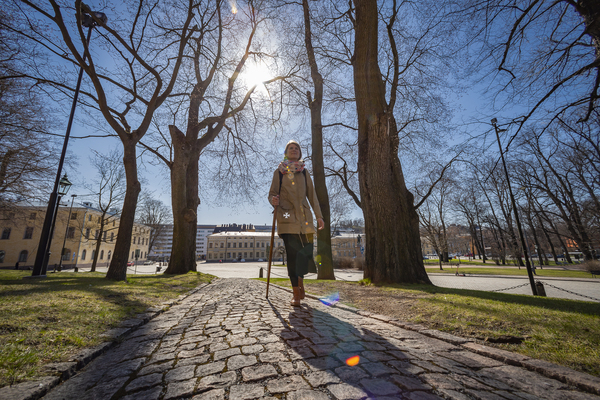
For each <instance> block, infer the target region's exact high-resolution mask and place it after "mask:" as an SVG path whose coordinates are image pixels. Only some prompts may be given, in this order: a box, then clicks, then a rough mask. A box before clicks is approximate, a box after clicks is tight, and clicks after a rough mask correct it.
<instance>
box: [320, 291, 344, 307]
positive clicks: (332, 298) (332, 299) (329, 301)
mask: <svg viewBox="0 0 600 400" xmlns="http://www.w3.org/2000/svg"><path fill="white" fill-rule="evenodd" d="M319 301H320V302H321V303H323V304H325V305H326V306H332V305H334V304H335V303H337V302H338V301H340V292H335V293H332V294H330V295H329V296H326V297H321V298H320V299H319Z"/></svg>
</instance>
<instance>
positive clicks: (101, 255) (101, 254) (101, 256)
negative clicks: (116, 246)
mask: <svg viewBox="0 0 600 400" xmlns="http://www.w3.org/2000/svg"><path fill="white" fill-rule="evenodd" d="M100 259H101V260H104V250H100Z"/></svg>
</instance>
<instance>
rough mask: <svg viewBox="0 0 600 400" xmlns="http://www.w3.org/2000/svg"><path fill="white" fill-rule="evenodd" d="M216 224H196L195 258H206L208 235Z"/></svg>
mask: <svg viewBox="0 0 600 400" xmlns="http://www.w3.org/2000/svg"><path fill="white" fill-rule="evenodd" d="M216 227H217V226H216V225H198V227H197V228H196V258H198V259H199V260H206V250H207V249H208V241H207V238H208V235H211V234H212V233H213V231H214V230H215V228H216Z"/></svg>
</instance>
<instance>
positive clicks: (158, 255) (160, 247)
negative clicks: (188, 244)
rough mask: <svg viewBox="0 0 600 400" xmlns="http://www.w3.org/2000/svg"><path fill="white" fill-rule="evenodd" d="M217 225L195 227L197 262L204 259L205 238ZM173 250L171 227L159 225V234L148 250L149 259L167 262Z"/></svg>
mask: <svg viewBox="0 0 600 400" xmlns="http://www.w3.org/2000/svg"><path fill="white" fill-rule="evenodd" d="M216 227H217V225H198V226H196V258H197V259H198V260H204V259H206V249H207V244H206V238H207V236H208V235H210V234H212V233H213V231H214V230H215V228H216ZM172 249H173V225H161V228H160V233H159V234H158V236H157V237H156V239H155V240H154V246H152V249H151V250H150V254H149V255H148V257H150V258H151V259H153V260H158V261H168V260H169V258H170V257H171V250H172Z"/></svg>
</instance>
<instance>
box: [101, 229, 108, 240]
mask: <svg viewBox="0 0 600 400" xmlns="http://www.w3.org/2000/svg"><path fill="white" fill-rule="evenodd" d="M106 235H108V232H106V231H104V234H103V235H102V241H103V242H106Z"/></svg>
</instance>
